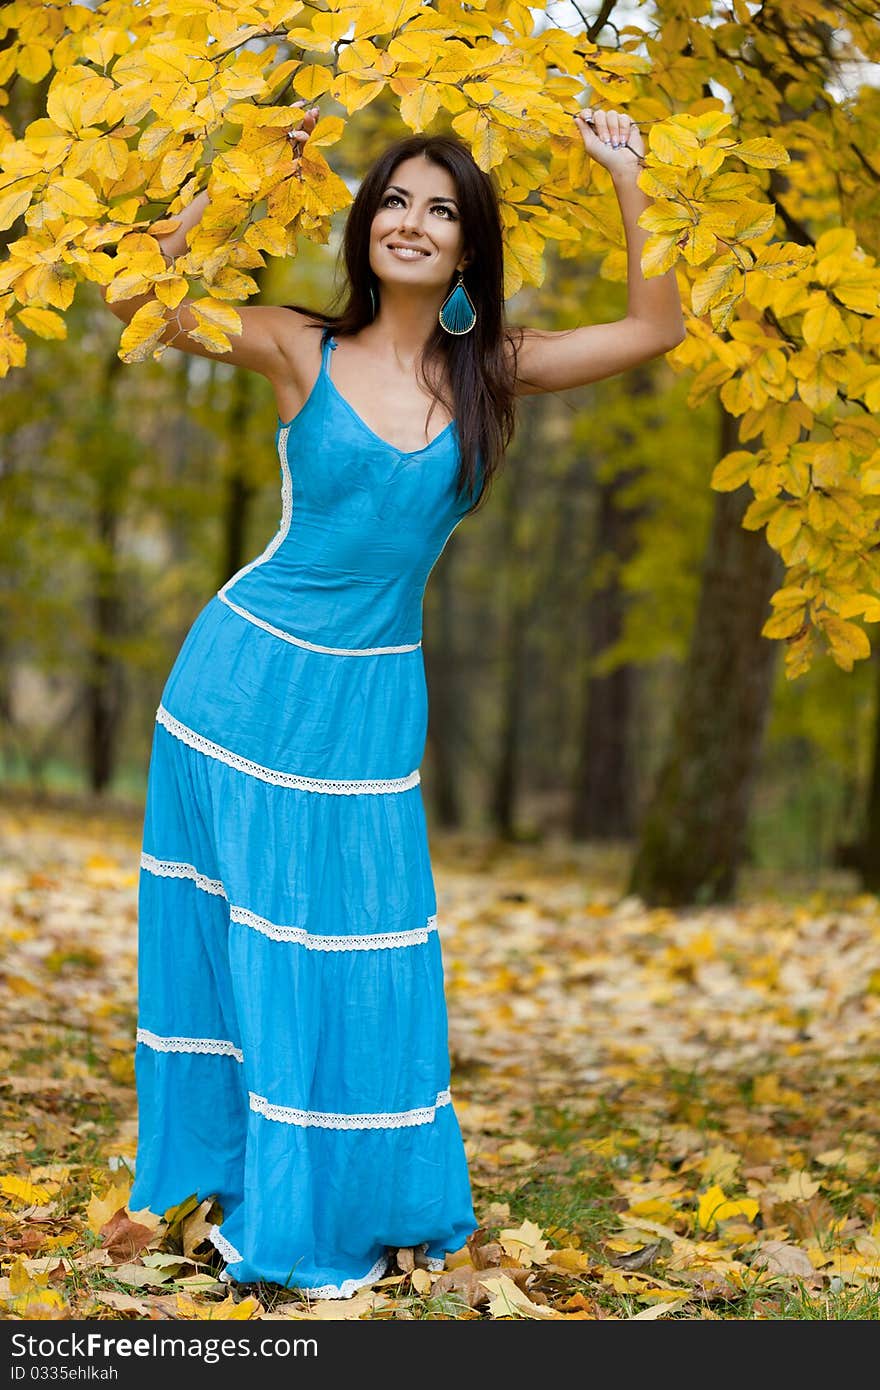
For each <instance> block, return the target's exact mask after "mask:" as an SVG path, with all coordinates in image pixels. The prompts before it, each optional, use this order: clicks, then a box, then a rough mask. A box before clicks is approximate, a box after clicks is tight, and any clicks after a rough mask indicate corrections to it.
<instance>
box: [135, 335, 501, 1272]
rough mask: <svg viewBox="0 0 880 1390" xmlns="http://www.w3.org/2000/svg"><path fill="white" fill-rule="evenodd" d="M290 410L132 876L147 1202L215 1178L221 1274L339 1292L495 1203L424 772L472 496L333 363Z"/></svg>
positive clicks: (206, 639)
mask: <svg viewBox="0 0 880 1390" xmlns="http://www.w3.org/2000/svg"><path fill="white" fill-rule="evenodd" d="M335 346H336V343H335V340H334V339H333V338H332V337H331V336H329V332H328V330H327V329H325V330H324V331H323V334H322V352H321V369H320V373H319V375H318V378H317V380H316V382H315V385H314V387H313V389H312V391H311V394H310V396H309V398H308V400H307V402H306V404H305V405H304V406H303V407H302V409H301V410H300V411H299V413H298V414H297V415H296V416H295V417H294V418H293V420H291V421H289V422H288V423H287V424H285V423H284V422H282V421H281V420H280V419H279V422H278V428H277V431H276V437H277V445H278V453H279V456H280V461H281V501H282V515H281V524H280V526H279V529H278V532H277V534H276V535H275V537H274V538H273V539H272V540H271V541H270V543H269V544H268V545H267V547H266V549H265V550H264V551H263V553H262V554H261V555H259V556H258V557H257V558H256V559H255V560H252V561H251V562H250V564H247V565H245V566H244V568H243V569H241V570H239V571H238V573H237V574H235V575H233V577H232V578H231V579H230V580H229V581H228V582H227V583H226V584H224V586H223V588H222V589H220V590H219V591H218V593H216V594H215V595H213V596H212V598H211V599H210V600H209V602H208V603H207V604H206V606H205V607H204V608H203V609H202V610H201V612H200V613H199V614H198V616H197V617H196V620H195V622H194V624H193V626H192V627H191V629H190V631H189V633H188V634H187V636H186V638H185V640H184V642H183V645H182V647H181V650H180V652H179V654H178V656H177V659H176V661H175V663H174V665H173V668H172V670H171V672H170V675H169V677H168V680H167V683H166V685H165V688H164V691H163V694H162V698H161V702H160V704H159V708H158V710H157V714H156V725H155V728H154V732H153V742H152V750H151V755H150V765H149V776H148V785H147V800H146V808H145V817H144V828H143V851H142V855H141V868H140V877H139V890H138V912H139V920H138V943H139V945H138V993H139V1004H138V1029H137V1047H136V1053H135V1074H136V1082H137V1095H138V1130H139V1133H138V1147H137V1157H136V1160H135V1180H134V1185H133V1188H132V1192H131V1197H130V1201H129V1206H130V1208H131V1210H135V1211H137V1210H142V1209H143V1208H149V1209H150V1210H152V1211H153V1212H156V1213H158V1214H162V1213H164V1212H165V1211H167V1210H168V1208H170V1207H172V1206H175V1205H176V1204H178V1203H179V1202H181V1201H183V1200H184V1199H185V1198H187V1197H188V1196H190V1195H191V1194H196V1195H197V1196H198V1198H199V1199H202V1198H205V1197H207V1196H209V1195H214V1196H216V1197H217V1199H218V1201H219V1203H220V1205H221V1207H222V1221H221V1222H220V1223H219V1224H217V1225H215V1226H214V1228H213V1230H212V1233H211V1239H212V1241H213V1243H214V1245H215V1246H216V1247H217V1249H218V1250H219V1251H220V1253H221V1255H222V1256H223V1259H224V1261H225V1268H224V1270H223V1275H222V1277H224V1278H225V1279H226V1280H227V1282H228V1281H230V1280H232V1281H235V1282H241V1283H245V1282H252V1281H256V1280H267V1281H272V1282H275V1283H279V1284H282V1285H286V1286H288V1287H296V1288H303V1289H309V1290H310V1291H311V1292H312V1294H313V1295H316V1296H320V1297H324V1298H334V1297H335V1298H345V1297H349V1296H350V1295H351V1294H352V1293H354V1291H355V1290H356V1289H357V1288H359V1287H361V1286H362V1285H364V1284H367V1283H370V1282H372V1281H374V1280H375V1279H377V1278H379V1277H381V1275H382V1274H383V1273H384V1271H385V1269H386V1268H387V1264H388V1259H389V1251H390V1250H391V1249H393V1248H396V1247H400V1246H413V1247H419V1246H421V1247H422V1248H423V1250H424V1254H425V1257H426V1259H427V1261H428V1264H429V1267H431V1266H433V1267H435V1268H437V1267H440V1266H441V1265H442V1263H443V1257H444V1255H445V1253H446V1252H447V1251H451V1250H457V1249H459V1248H460V1247H461V1246H462V1245H463V1244H464V1242H465V1240H466V1238H467V1237H468V1235H470V1234H471V1232H472V1231H473V1230H474V1229H475V1227H476V1225H477V1222H476V1219H475V1216H474V1210H473V1205H472V1201H471V1192H470V1184H469V1177H468V1171H467V1163H466V1158H465V1153H464V1146H463V1143H462V1138H461V1132H460V1129H459V1125H458V1121H457V1119H456V1115H455V1111H454V1108H453V1104H452V1100H451V1097H450V1062H449V1051H448V1039H447V1015H446V1001H445V996H444V978H443V965H442V959H441V950H440V941H439V935H438V922H437V903H436V897H435V891H434V883H433V879H432V872H431V864H430V860H429V852H428V841H427V831H426V820H425V812H424V805H423V801H422V793H421V787H420V784H419V764H420V762H421V759H422V756H423V753H424V747H425V739H426V734H427V714H428V708H427V690H426V683H425V670H424V658H423V652H422V647H421V629H422V602H423V595H424V590H425V585H426V583H427V579H428V576H429V574H430V571H431V569H432V568H433V566H434V565H435V563H436V561H437V559H438V557H439V555H440V554H441V552H442V550H443V548H444V546H445V545H446V542H447V540H448V539H449V536H450V535H451V533H452V531H453V530H454V529H455V527H456V526H457V525H458V523H459V521H461V520H463V518H464V516H465V514H466V512H467V508H468V501H467V499H466V498H460V497H456V495H455V480H456V473H457V469H458V465H459V457H460V456H459V444H458V438H457V427H456V422H455V421H452V422H451V423H450V424H449V425H447V427H446V428H445V429H444V430H443V431H442V432H441V433H440V434H439V435H437V436H436V437H435V438H434V439H433V440H431V442H430V443H429V444H427V445H426V446H425V447H424V448H421V449H416V450H412V451H410V452H405V451H401V450H399V449H395V448H393V447H392V446H391V445H390V444H388V443H387V442H386V441H385V440H383V439H381V438H380V437H379V436H378V435H377V434H376V433H375V432H374V431H373V430H372V429H370V427H369V426H368V425H367V424H366V422H365V421H364V420H363V419H362V418H361V416H360V415H359V414H358V413H357V412H356V411H355V410H354V409H353V407H352V406H351V405H350V404H349V402H348V401H347V400H346V399H345V398H344V396H342V395H341V393H340V392H339V391H338V389H337V388H336V386H335V385H334V383H333V381H332V379H331V375H330V360H331V359H330V352H331V350H332V349H333V348H334V347H335Z"/></svg>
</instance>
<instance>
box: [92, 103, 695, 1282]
mask: <svg viewBox="0 0 880 1390" xmlns="http://www.w3.org/2000/svg"><path fill="white" fill-rule="evenodd" d="M316 116H317V111H316V109H314V108H312V109H311V110H309V111H308V112H307V113H306V114H305V117H304V120H303V122H302V126H301V128H300V130H298V131H295V132H291V136H292V138H293V139H294V140H295V141H298V142H299V143H300V146H301V143H302V142H303V141H304V140H306V139H307V138H308V134H309V132H310V131H311V130H312V129H313V128H314V123H315V119H316ZM575 119H576V121H577V129H578V130H579V131H580V134H581V136H582V138H583V141H584V145H585V147H586V149H587V151H588V153H589V154H590V155H591V156H592V157H593V158H594V159H595V160H596V161H597V162H598V163H600V164H602V165H603V166H604V167H605V168H607V169H608V170H610V172H611V174H612V176H613V180H614V186H615V189H616V191H617V196H618V199H619V202H620V208H621V212H622V215H623V220H624V225H625V229H626V236H627V243H628V248H629V281H628V307H627V313H626V316H625V317H624V318H622V319H621V320H619V321H618V322H614V323H604V324H596V325H587V326H584V327H580V328H576V329H574V330H571V331H568V332H564V333H563V332H560V333H552V332H537V331H529V330H517V332H516V334H515V335H514V334H513V333H512V332H511V331H509V330H508V329H507V328H506V327H505V324H504V302H503V293H502V284H503V276H502V237H501V222H500V217H499V211H498V205H497V200H496V195H495V191H494V186H493V183H492V181H491V179H490V178H489V176H487V175H486V174H485V173H484V172H482V171H481V170H480V169H479V168H478V166H477V165H476V164H475V162H474V160H473V159H472V157H471V155H470V152H469V151H468V150H467V148H466V146H464V145H463V144H461V143H460V142H459V141H458V140H456V139H453V138H446V137H433V136H422V135H415V136H411V137H407V138H406V139H404V140H402V141H399V142H398V143H397V144H395V145H393V146H392V147H391V148H390V149H388V150H386V151H385V152H384V153H383V154H382V155H381V156H380V157H379V159H378V160H377V161H376V162H375V164H374V166H373V168H372V169H371V170H370V171H369V172H368V174H367V176H366V178H365V179H364V181H363V183H362V184H361V186H360V189H359V191H358V194H357V197H356V198H355V201H354V203H353V205H352V208H351V210H350V213H349V217H348V222H347V227H346V234H345V245H344V252H345V264H346V269H347V272H348V285H347V302H346V304H345V306H344V309H343V312H342V313H341V314H340V315H338V316H335V317H333V316H331V315H329V314H314V313H310V312H309V311H308V310H304V309H302V308H301V307H300V306H286V307H282V306H245V307H242V308H240V309H239V310H238V312H239V313H240V315H241V320H242V332H241V335H240V336H239V337H236V338H234V339H233V345H232V350H231V351H229V352H225V353H215V352H213V351H210V350H208V349H206V348H205V347H203V346H202V345H201V344H199V343H198V342H196V341H195V340H193V339H190V338H187V337H183V336H181V335H180V329H187V328H189V327H192V326H194V323H195V320H194V319H193V317H192V313H191V310H190V309H189V308H188V307H187V306H186V304H184V305H183V306H182V307H181V309H180V311H179V314H178V323H179V327H175V326H174V325H170V326H169V328H168V330H167V331H166V335H165V340H166V341H167V342H169V343H173V344H174V345H176V346H179V347H181V348H182V349H183V350H184V351H187V352H194V353H197V354H199V355H201V356H206V357H216V358H217V359H218V360H221V361H229V362H233V363H235V364H236V365H237V366H241V367H247V368H250V369H251V370H253V371H258V372H262V373H263V375H264V376H266V377H267V378H268V379H269V381H270V382H271V383H272V385H273V387H274V390H275V395H276V399H277V404H278V426H277V431H276V435H277V444H278V450H279V456H280V462H281V477H282V517H281V524H280V527H279V530H278V533H277V535H276V536H275V537H274V539H273V540H272V541H270V543H269V544H268V546H267V547H266V549H265V550H264V551H263V553H262V554H261V555H259V556H258V557H257V558H256V559H254V560H252V561H251V562H250V563H249V564H247V565H245V566H244V568H243V569H241V570H239V571H238V573H237V574H235V575H233V576H232V578H231V579H230V580H228V582H227V583H226V584H224V586H223V588H222V589H220V591H219V592H218V593H217V594H216V595H214V596H213V597H212V598H211V599H210V601H209V602H208V604H207V605H206V606H205V607H204V608H203V609H202V611H201V613H200V614H199V615H198V617H197V618H196V620H195V623H194V624H193V627H192V628H191V630H190V632H189V633H188V635H187V637H186V639H185V641H184V643H183V646H182V648H181V651H180V653H179V655H178V657H177V660H176V661H175V663H174V666H173V669H172V671H171V673H170V676H169V678H168V681H167V684H166V686H165V690H164V692H163V695H162V701H161V704H160V705H159V709H158V711H157V716H156V726H155V730H154V737H153V746H152V752H151V758H150V769H149V780H148V790H147V804H146V813H145V820H144V833H143V853H142V857H141V874H140V888H139V965H138V971H139V979H138V985H139V1027H138V1031H137V1052H136V1075H137V1087H138V1106H139V1143H138V1153H137V1160H136V1169H135V1182H134V1187H133V1190H132V1194H131V1199H130V1205H131V1207H132V1209H134V1210H138V1209H142V1208H144V1207H149V1208H151V1209H152V1210H153V1211H155V1212H157V1213H163V1212H165V1211H166V1210H167V1209H168V1208H169V1207H171V1206H174V1205H176V1204H178V1203H179V1202H181V1201H182V1200H183V1199H185V1198H186V1197H187V1196H189V1195H190V1194H193V1193H195V1194H197V1196H198V1197H199V1199H202V1198H204V1197H206V1196H210V1195H213V1196H215V1197H216V1198H217V1200H218V1203H219V1205H220V1207H221V1208H222V1213H223V1216H222V1221H221V1222H219V1223H218V1224H216V1225H215V1226H214V1227H213V1229H212V1236H211V1238H212V1240H213V1242H214V1244H215V1245H216V1247H217V1249H218V1250H219V1252H220V1254H221V1255H222V1257H223V1259H224V1261H225V1263H226V1268H225V1270H224V1277H225V1278H226V1279H227V1280H231V1281H234V1282H236V1283H247V1282H254V1281H268V1282H271V1283H278V1284H283V1285H288V1286H294V1287H298V1288H303V1289H308V1290H310V1292H311V1293H312V1294H314V1295H318V1296H321V1297H325V1298H334V1297H347V1296H349V1295H351V1294H352V1293H353V1292H354V1291H355V1290H356V1289H357V1288H359V1287H361V1286H362V1285H364V1284H367V1283H370V1282H372V1281H374V1280H375V1279H377V1278H379V1277H380V1276H381V1275H382V1274H383V1273H384V1271H385V1269H386V1268H387V1264H388V1259H389V1252H390V1251H393V1250H395V1249H397V1248H399V1247H412V1248H413V1249H415V1250H416V1251H417V1252H418V1258H419V1260H420V1261H421V1262H422V1263H424V1264H427V1265H428V1266H429V1267H431V1266H433V1267H439V1266H441V1265H442V1264H443V1260H444V1256H445V1254H446V1252H447V1251H451V1250H456V1249H459V1248H460V1247H461V1246H462V1245H463V1244H464V1242H465V1240H466V1238H467V1236H468V1235H470V1234H471V1232H472V1231H473V1230H474V1229H475V1227H476V1225H477V1221H476V1218H475V1214H474V1210H473V1206H472V1202H471V1193H470V1187H469V1178H468V1172H467V1165H466V1160H465V1154H464V1148H463V1145H462V1140H461V1134H460V1131H459V1127H458V1123H457V1120H456V1116H455V1111H454V1108H453V1105H452V1102H451V1097H450V1090H449V1056H448V1046H447V1032H446V1005H445V998H444V991H443V971H442V962H441V954H440V945H439V937H438V930H437V926H438V924H437V918H436V898H435V893H434V885H433V881H432V874H431V865H430V860H429V854H428V845H427V835H426V822H425V816H424V808H423V803H422V799H421V791H420V787H419V773H418V768H419V763H420V760H421V757H422V754H423V751H424V744H425V736H426V731H427V699H426V687H425V678H424V665H423V659H422V651H421V617H422V600H423V595H424V589H425V585H426V582H427V579H428V575H429V573H430V571H431V568H432V567H433V565H434V564H435V563H436V561H437V558H438V556H439V555H440V553H441V551H442V550H443V547H444V546H445V544H446V542H447V540H448V538H449V536H450V534H451V532H452V530H453V529H454V528H455V526H457V525H458V523H459V521H461V520H462V519H463V518H464V517H465V516H466V515H467V514H468V513H469V512H470V511H472V510H473V509H474V508H475V507H476V505H477V504H478V503H479V501H480V499H481V498H482V497H483V495H484V494H485V490H486V486H487V484H488V483H489V481H490V480H491V477H492V475H493V473H494V472H495V470H496V469H497V467H498V464H499V462H500V459H501V457H502V455H503V452H504V449H505V446H506V445H507V443H508V442H509V438H510V435H511V432H512V427H513V416H514V398H515V396H516V395H518V394H524V393H526V392H534V391H554V390H559V389H564V388H567V387H574V386H580V385H582V384H584V383H585V382H588V381H593V380H595V379H597V378H599V377H605V376H609V375H611V374H612V373H615V372H619V371H622V370H623V369H624V368H627V367H631V366H633V365H634V364H635V363H637V362H641V361H644V360H645V359H647V358H650V357H653V356H656V355H658V354H660V353H662V352H664V351H666V350H667V349H669V348H670V347H672V346H673V345H674V344H675V343H677V342H679V341H680V340H681V337H682V333H683V324H682V316H681V308H680V303H679V297H678V293H677V287H676V283H675V279H674V276H673V274H672V273H671V272H670V273H667V274H666V275H663V276H661V277H657V278H654V279H651V280H645V279H644V278H643V277H642V274H641V270H640V259H639V258H640V250H641V246H642V244H643V241H644V233H643V232H641V230H640V229H639V228H638V226H637V217H638V214H639V212H640V211H641V210H642V208H643V207H645V206H646V205H647V203H648V201H649V200H648V199H647V198H646V197H645V195H644V194H642V193H641V192H640V190H639V189H638V187H637V184H636V174H637V171H638V166H639V159H640V156H641V154H642V153H643V146H642V142H641V137H640V135H639V132H638V130H637V128H636V126H635V125H634V124H633V123H632V122H631V121H630V120H629V118H628V117H627V116H626V115H624V114H622V113H617V112H614V111H608V112H602V111H598V110H596V111H595V112H592V113H590V112H584V113H582V114H579V115H578V116H576V117H575ZM204 206H205V195H204V194H200V195H198V197H197V198H195V199H194V200H193V202H192V203H191V204H190V205H189V207H188V208H187V209H186V210H185V211H184V213H183V214H182V216H181V219H180V223H181V225H180V227H179V229H178V230H176V231H175V232H173V233H171V234H170V235H168V236H165V237H163V238H162V242H163V243H164V250H165V252H166V255H169V256H173V255H177V254H179V253H181V252H183V251H184V250H185V248H186V232H187V230H188V229H189V228H190V227H191V226H193V225H194V223H195V222H196V221H197V220H198V218H199V217H200V216H201V213H202V211H203V209H204ZM143 302H145V298H141V299H139V300H129V301H127V302H121V303H120V302H117V303H115V304H113V305H111V306H110V307H111V308H112V309H113V312H114V313H116V314H117V315H118V316H119V317H120V318H123V319H126V320H128V319H130V318H131V316H132V314H133V313H134V311H135V309H136V308H137V307H138V306H139V304H141V303H143ZM316 333H319V334H320V343H319V342H317V341H316V337H315V335H316ZM514 338H516V341H514ZM340 347H341V349H342V351H341V352H340V351H339V350H338V349H339V348H340ZM417 369H418V375H417ZM429 403H430V409H427V414H426V408H427V406H428V404H429ZM432 421H433V422H434V423H433V424H432Z"/></svg>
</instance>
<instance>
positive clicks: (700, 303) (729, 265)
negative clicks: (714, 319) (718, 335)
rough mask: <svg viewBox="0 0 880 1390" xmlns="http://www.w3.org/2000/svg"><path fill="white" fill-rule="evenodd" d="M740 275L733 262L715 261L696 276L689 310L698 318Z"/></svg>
mask: <svg viewBox="0 0 880 1390" xmlns="http://www.w3.org/2000/svg"><path fill="white" fill-rule="evenodd" d="M738 276H739V277H740V278H741V273H740V272H739V271H738V270H737V267H736V265H735V263H734V262H733V261H716V262H715V264H714V265H710V266H709V267H708V268H707V269H706V270H704V271H703V272H702V274H701V275H698V276H697V278H696V280H695V281H694V283H693V285H692V287H691V308H692V309H693V311H694V313H695V314H696V315H697V317H698V318H700V317H701V316H702V315H703V314H705V312H706V310H707V309H710V308H711V307H712V305H713V304H716V303H717V302H718V300H719V299H721V298H722V296H723V295H725V294H726V293H727V292H728V291H729V290H730V289H731V288H732V287H733V285H734V284H735V283H736V279H737V277H738Z"/></svg>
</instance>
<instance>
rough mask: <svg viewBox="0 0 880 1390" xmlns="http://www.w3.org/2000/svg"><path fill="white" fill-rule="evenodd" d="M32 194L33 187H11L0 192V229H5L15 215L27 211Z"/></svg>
mask: <svg viewBox="0 0 880 1390" xmlns="http://www.w3.org/2000/svg"><path fill="white" fill-rule="evenodd" d="M33 196H34V191H33V189H32V188H27V187H25V188H15V187H13V188H11V189H8V190H3V191H2V192H0V230H2V231H5V230H6V228H7V227H11V226H12V224H13V222H14V221H15V220H16V218H17V217H21V216H22V215H23V214H24V213H26V212H27V210H28V208H29V207H30V202H31V198H32V197H33Z"/></svg>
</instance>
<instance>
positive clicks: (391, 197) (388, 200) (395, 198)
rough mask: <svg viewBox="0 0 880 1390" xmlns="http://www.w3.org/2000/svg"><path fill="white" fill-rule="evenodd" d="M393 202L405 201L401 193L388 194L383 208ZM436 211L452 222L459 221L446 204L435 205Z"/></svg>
mask: <svg viewBox="0 0 880 1390" xmlns="http://www.w3.org/2000/svg"><path fill="white" fill-rule="evenodd" d="M392 201H393V202H395V203H402V202H403V199H402V198H401V197H400V194H399V193H386V195H385V197H384V198H383V199H382V207H383V208H386V207H388V205H389V203H391V202H392ZM434 211H435V212H437V211H440V212H445V213H446V216H447V217H448V219H449V221H450V222H457V221H458V218H457V217H456V216H455V213H454V212H453V211H452V208H450V207H448V206H447V205H446V203H435V204H434Z"/></svg>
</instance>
